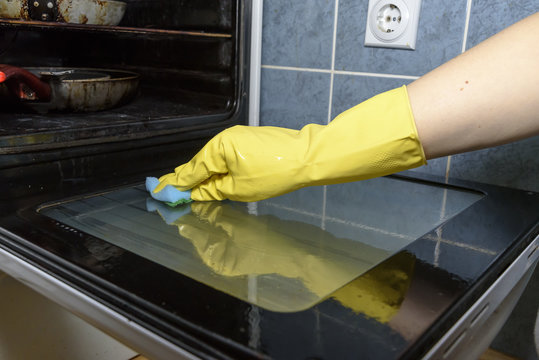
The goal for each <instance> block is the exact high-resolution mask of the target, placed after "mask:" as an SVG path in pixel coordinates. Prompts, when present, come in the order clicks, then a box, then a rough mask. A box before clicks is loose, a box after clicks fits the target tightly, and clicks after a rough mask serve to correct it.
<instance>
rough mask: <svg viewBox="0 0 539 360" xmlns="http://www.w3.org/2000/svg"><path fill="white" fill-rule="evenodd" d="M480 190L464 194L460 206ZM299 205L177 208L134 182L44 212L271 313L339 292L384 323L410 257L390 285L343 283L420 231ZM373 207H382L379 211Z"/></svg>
mask: <svg viewBox="0 0 539 360" xmlns="http://www.w3.org/2000/svg"><path fill="white" fill-rule="evenodd" d="M382 181H384V180H382ZM416 185H417V184H416ZM422 186H424V185H422ZM432 188H434V189H437V190H436V191H442V190H441V189H440V188H437V187H432ZM317 190H319V189H317V188H312V189H304V190H301V191H317ZM452 191H454V190H452ZM446 196H447V194H446ZM478 197H480V196H479V195H477V194H474V197H470V196H467V197H465V201H464V200H463V201H461V203H462V204H461V205H462V207H460V208H463V207H467V206H469V205H470V204H471V203H472V202H474V201H476V200H477V199H478ZM282 199H283V198H281V200H282ZM285 199H286V198H285ZM386 205H387V204H386ZM455 209H456V208H455ZM293 210H294V209H292V210H291V208H290V207H288V206H282V202H281V205H279V204H278V201H277V202H275V199H269V200H267V201H262V202H259V203H254V204H244V203H235V202H228V201H225V202H194V203H191V204H187V205H184V206H180V207H176V208H171V207H169V206H167V205H165V204H163V203H160V202H158V201H155V200H153V199H151V198H149V197H148V196H147V193H146V192H145V190H144V189H143V188H142V187H134V188H127V189H121V190H117V191H114V192H110V193H105V194H100V195H96V196H93V197H88V198H83V199H78V200H74V201H69V202H65V203H61V204H57V205H54V206H50V207H46V208H44V209H42V210H41V213H43V214H44V215H46V216H48V217H51V218H53V219H55V220H57V221H60V222H62V223H64V224H66V225H68V226H71V227H73V228H76V229H79V230H81V231H84V232H86V233H88V234H90V235H93V236H95V237H98V238H100V239H103V240H105V241H107V242H109V243H111V244H114V245H116V246H118V247H121V248H123V249H126V250H129V251H131V252H133V253H136V254H138V255H140V256H143V257H145V258H147V259H150V260H152V261H154V262H157V263H159V264H161V265H163V266H165V267H167V268H169V269H172V270H174V271H177V272H179V273H181V274H183V275H185V276H188V277H190V278H192V279H194V280H196V281H199V282H201V283H203V284H206V285H208V286H211V287H213V288H215V289H217V290H220V291H222V292H225V293H227V294H229V295H232V296H234V297H237V298H239V299H241V300H244V301H247V302H250V303H252V304H255V305H257V306H260V307H262V308H265V309H268V310H271V311H278V312H295V311H301V310H305V309H307V308H309V307H311V306H313V305H315V304H316V303H318V302H319V301H321V300H323V299H325V298H327V297H328V296H330V295H332V294H333V295H332V296H333V298H334V299H336V300H338V301H339V302H340V303H341V304H342V305H344V306H347V307H350V308H352V309H353V310H355V311H361V312H364V313H366V314H367V315H368V316H370V317H374V318H377V319H378V320H379V321H382V322H385V321H388V320H389V318H390V316H391V314H392V313H394V312H395V311H396V310H397V307H398V303H399V301H400V300H402V298H403V296H404V293H405V292H406V289H407V287H408V285H409V280H410V278H411V274H412V272H413V268H414V267H413V263H408V262H404V263H403V262H402V261H400V262H398V264H397V265H395V264H394V263H392V262H388V263H387V264H388V266H389V268H388V269H386V270H387V271H383V272H382V275H381V278H382V282H383V283H385V284H386V285H387V284H390V286H385V285H384V284H382V285H384V286H376V284H374V283H373V282H380V276H379V275H376V274H375V273H374V272H373V273H372V274H373V275H376V276H370V277H369V276H365V277H363V279H362V280H361V284H360V283H358V280H356V281H355V282H354V283H353V284H350V286H347V287H345V285H347V284H349V283H351V282H352V281H353V280H354V279H357V278H358V277H360V276H361V275H362V274H364V273H365V272H367V271H368V270H369V269H371V268H373V267H375V266H376V265H378V264H380V263H382V262H384V261H385V260H387V259H388V258H390V257H392V256H393V255H395V254H396V253H397V252H398V251H399V250H400V249H402V247H403V246H405V245H406V244H407V243H410V242H412V241H414V240H415V239H416V238H417V237H419V236H420V235H421V234H422V233H420V234H405V235H403V234H396V233H394V232H391V231H384V229H380V228H378V229H376V228H372V227H370V226H366V225H364V226H360V227H358V224H357V223H355V222H352V221H348V220H342V221H337V220H335V219H333V220H331V219H330V221H329V222H328V223H327V224H321V223H318V221H317V215H316V214H310V215H309V213H308V212H305V211H300V212H301V214H302V216H304V217H305V216H310V217H311V219H310V221H301V220H298V219H297V218H295V217H294V216H292V215H291V214H290V212H291V211H293ZM371 211H373V212H379V213H378V215H379V216H380V215H381V214H382V213H380V209H379V208H378V209H377V208H372V207H371ZM422 211H424V209H422ZM409 216H413V214H412V212H410V214H409ZM437 219H438V221H443V219H441V218H439V217H438V218H437ZM405 220H407V221H411V220H412V219H405ZM434 222H436V221H434ZM435 225H437V224H436V223H429V224H428V227H429V229H432V227H433V226H435ZM420 231H422V230H420ZM343 235H345V236H343ZM358 284H359V287H358ZM352 285H353V286H352ZM341 288H342V289H341ZM348 288H350V289H348ZM338 289H341V290H340V291H339V292H337V293H335V291H337V290H338ZM344 289H348V291H344ZM377 289H378V290H377ZM352 290H353V291H352ZM399 299H400V300H399ZM373 301H374V302H377V303H378V305H377V306H376V309H377V310H376V311H375V312H372V311H370V310H369V309H370V304H371V303H372V302H373ZM379 305H384V306H379ZM381 309H383V311H381ZM369 311H370V312H371V313H369Z"/></svg>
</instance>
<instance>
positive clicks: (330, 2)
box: [262, 0, 335, 69]
mask: <svg viewBox="0 0 539 360" xmlns="http://www.w3.org/2000/svg"><path fill="white" fill-rule="evenodd" d="M334 11H335V0H302V1H297V0H270V1H264V18H263V29H262V36H263V38H264V47H263V48H262V62H263V63H264V64H272V65H280V66H292V67H306V68H324V69H328V68H329V67H330V66H331V49H332V41H333V19H334V17H335V16H334V14H335V13H334Z"/></svg>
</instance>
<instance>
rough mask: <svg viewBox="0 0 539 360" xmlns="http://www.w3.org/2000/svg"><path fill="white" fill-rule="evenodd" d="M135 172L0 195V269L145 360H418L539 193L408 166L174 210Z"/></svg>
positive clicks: (466, 301) (517, 230) (468, 301)
mask: <svg viewBox="0 0 539 360" xmlns="http://www.w3.org/2000/svg"><path fill="white" fill-rule="evenodd" d="M28 169H32V172H31V173H26V174H24V175H25V178H32V179H34V182H32V183H29V185H30V186H32V187H33V186H39V180H38V179H39V177H40V174H43V173H46V171H47V168H46V167H44V168H34V167H30V168H28ZM18 171H21V170H18ZM13 175H14V176H15V175H16V174H13ZM21 175H22V172H21ZM141 176H142V174H139V175H138V176H134V177H133V179H138V182H137V181H135V182H133V183H130V184H124V185H120V186H118V184H115V183H114V182H113V181H109V182H107V180H106V179H105V178H104V179H103V181H102V186H96V185H95V183H85V182H84V181H80V182H60V183H58V184H57V187H56V188H52V189H51V188H43V189H42V191H41V192H38V193H35V194H31V195H26V196H24V195H20V194H19V196H17V197H12V198H11V199H9V200H4V201H2V217H1V218H0V227H1V228H0V268H1V269H3V270H4V271H6V272H7V273H8V274H10V275H12V276H14V277H16V278H18V279H19V280H21V281H23V282H25V283H27V284H29V285H30V286H31V287H33V288H35V289H37V290H38V291H40V292H42V293H44V294H45V295H46V296H48V297H50V298H52V299H54V300H55V301H56V302H58V303H60V304H62V305H63V306H65V307H67V308H69V309H71V310H72V311H74V312H75V313H77V314H79V315H80V316H81V317H83V318H84V319H86V320H88V321H89V322H91V323H93V324H95V325H97V326H98V327H99V328H101V329H103V330H105V331H106V332H107V333H109V334H113V335H114V336H115V337H116V338H118V339H120V340H122V341H123V342H125V343H126V344H127V345H129V346H131V347H133V348H134V349H136V350H138V351H140V352H141V353H142V354H145V355H147V356H149V357H150V358H163V359H167V358H195V357H200V358H222V359H227V358H320V359H322V358H357V357H362V356H365V357H369V358H381V359H382V358H383V359H386V358H387V359H390V358H391V359H393V358H410V359H415V358H418V357H420V356H421V355H424V354H426V353H427V352H428V351H429V349H430V348H431V347H432V346H433V345H434V344H435V343H436V342H437V341H438V340H440V339H441V338H442V337H443V336H444V334H445V333H446V332H447V331H448V330H449V329H450V328H451V327H452V326H453V325H454V324H455V323H456V322H457V321H458V320H459V318H460V317H461V316H462V315H463V314H464V313H465V312H466V311H467V310H468V309H469V308H470V307H471V305H472V304H474V302H476V300H477V299H479V298H480V297H481V295H482V294H483V293H484V292H485V291H486V290H487V289H488V288H489V287H490V286H491V285H492V284H493V283H495V281H496V279H497V278H498V277H499V276H500V274H502V273H503V272H504V270H505V269H507V268H508V267H509V266H510V265H511V264H512V263H513V262H514V261H515V259H517V258H519V256H521V254H522V253H523V252H524V251H525V250H526V249H528V247H529V246H530V244H531V243H532V241H533V240H534V239H535V238H536V237H537V235H538V234H539V226H538V224H539V194H535V193H529V192H523V191H517V190H512V189H506V188H499V187H493V186H486V185H479V184H470V183H458V184H457V183H452V184H447V183H444V182H443V181H439V180H438V179H434V178H427V177H424V176H420V175H418V174H415V173H409V174H407V175H406V176H404V175H400V176H392V177H385V178H379V179H373V180H368V181H363V182H357V183H350V184H343V185H333V186H328V187H312V188H306V189H302V190H300V191H297V192H294V193H291V194H288V195H285V196H281V197H277V198H274V199H268V200H265V201H260V202H257V203H247V204H245V203H235V202H229V201H225V202H202V203H197V202H195V203H191V204H188V205H184V206H181V207H177V208H170V207H168V206H167V205H164V204H162V203H160V202H156V201H154V200H153V199H151V198H150V197H149V196H148V194H147V193H146V191H145V189H144V187H143V184H142V180H143V179H142V177H141ZM535 255H537V254H535ZM535 255H533V256H532V254H530V255H529V262H530V263H529V264H527V265H526V266H531V265H532V260H533V259H535ZM411 325H413V326H411Z"/></svg>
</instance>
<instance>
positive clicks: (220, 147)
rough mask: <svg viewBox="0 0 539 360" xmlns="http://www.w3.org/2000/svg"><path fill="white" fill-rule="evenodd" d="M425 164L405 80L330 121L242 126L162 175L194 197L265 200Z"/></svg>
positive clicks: (162, 183) (162, 180) (165, 181)
mask: <svg viewBox="0 0 539 360" xmlns="http://www.w3.org/2000/svg"><path fill="white" fill-rule="evenodd" d="M424 164H426V160H425V154H424V153H423V148H422V146H421V144H420V141H419V138H418V135H417V130H416V127H415V122H414V118H413V114H412V111H411V108H410V103H409V100H408V93H407V91H406V87H405V86H403V87H401V88H397V89H394V90H390V91H388V92H385V93H382V94H380V95H377V96H375V97H373V98H371V99H369V100H367V101H365V102H363V103H361V104H359V105H357V106H355V107H353V108H351V109H349V110H347V111H345V112H343V113H342V114H340V115H339V116H338V117H337V118H335V120H333V121H332V122H331V123H330V124H329V125H325V126H324V125H317V124H310V125H307V126H305V127H304V128H303V129H301V130H299V131H298V130H291V129H285V128H277V127H248V126H235V127H232V128H230V129H227V130H225V131H223V132H221V133H220V134H218V135H216V136H215V137H214V138H213V139H212V140H210V141H209V142H208V143H207V144H206V145H205V146H204V147H203V148H202V150H201V151H200V152H198V153H197V154H196V155H195V156H194V157H193V159H192V160H191V161H189V162H188V163H186V164H183V165H181V166H179V167H177V168H176V169H175V171H174V173H171V174H167V175H164V176H162V177H161V178H160V179H159V181H160V183H159V185H158V186H157V187H156V188H155V190H154V193H156V192H159V191H160V190H162V189H163V188H164V187H165V186H166V185H173V186H174V187H176V188H177V189H178V190H181V191H185V190H188V189H191V198H192V199H193V200H198V201H205V200H224V199H231V200H237V201H258V200H262V199H266V198H270V197H273V196H278V195H282V194H285V193H288V192H291V191H294V190H297V189H299V188H302V187H305V186H311V185H328V184H337V183H343V182H349V181H357V180H364V179H369V178H373V177H378V176H383V175H388V174H391V173H395V172H398V171H402V170H406V169H410V168H413V167H417V166H420V165H424Z"/></svg>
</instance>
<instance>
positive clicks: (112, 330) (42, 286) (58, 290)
mask: <svg viewBox="0 0 539 360" xmlns="http://www.w3.org/2000/svg"><path fill="white" fill-rule="evenodd" d="M0 269H1V270H2V271H4V272H5V273H6V274H8V275H9V276H11V277H13V278H15V279H16V280H18V281H20V282H22V283H23V284H25V285H27V286H28V287H30V288H32V289H34V290H35V291H37V292H39V293H40V294H42V295H44V296H46V297H47V298H49V299H50V300H52V301H54V302H55V303H57V304H59V305H60V306H62V307H64V308H66V309H68V310H69V311H71V312H72V313H74V314H75V315H77V316H79V317H80V318H82V319H83V320H85V321H87V322H88V323H90V324H92V325H93V326H95V327H97V328H98V329H100V330H102V331H103V332H105V333H107V334H108V335H110V336H112V337H113V338H115V339H117V340H118V341H120V342H122V343H123V344H125V345H126V346H128V347H130V348H132V349H134V350H135V351H138V352H140V353H141V354H143V355H144V356H147V357H149V358H151V359H152V360H153V359H186V360H196V359H199V358H198V357H196V356H195V355H193V354H191V353H189V352H188V351H186V350H185V349H182V348H180V347H178V346H177V345H175V344H173V343H171V342H169V341H167V340H166V339H163V338H162V337H160V336H158V335H156V334H155V333H153V332H151V331H149V330H148V329H146V328H144V327H142V326H140V325H139V324H137V323H135V322H133V321H131V320H129V319H128V318H126V317H125V316H123V315H121V314H119V313H117V312H116V311H114V310H112V309H110V308H108V307H106V306H105V305H103V304H101V303H99V302H98V301H96V300H94V299H92V298H91V297H89V296H88V295H86V294H84V293H82V292H80V291H78V290H76V289H74V288H72V287H70V286H69V285H67V284H66V283H64V282H62V281H60V280H58V279H57V278H55V277H53V276H51V275H50V274H48V273H46V272H44V271H43V270H41V269H39V268H38V267H36V266H34V265H32V264H29V263H28V262H26V261H24V260H23V259H20V258H18V257H17V256H15V255H14V254H12V253H10V252H8V251H7V250H5V249H3V248H1V247H0Z"/></svg>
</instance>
